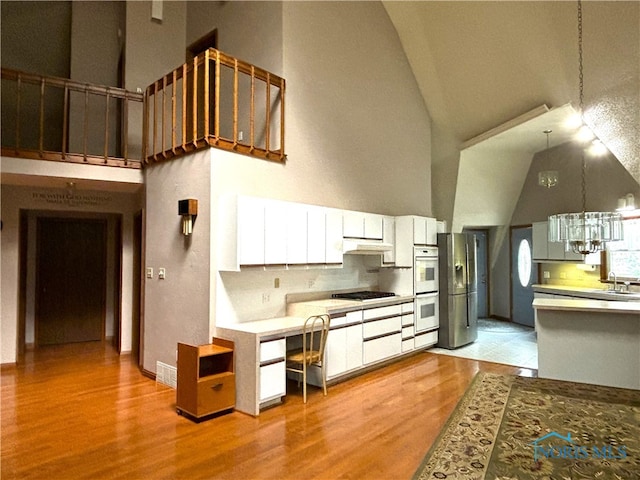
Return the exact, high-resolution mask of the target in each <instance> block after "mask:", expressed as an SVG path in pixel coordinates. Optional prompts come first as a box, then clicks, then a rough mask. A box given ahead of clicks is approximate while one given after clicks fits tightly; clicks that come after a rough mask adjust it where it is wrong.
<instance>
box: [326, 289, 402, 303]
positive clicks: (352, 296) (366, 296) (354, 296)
mask: <svg viewBox="0 0 640 480" xmlns="http://www.w3.org/2000/svg"><path fill="white" fill-rule="evenodd" d="M395 295H396V294H395V293H391V292H371V291H367V290H365V291H362V292H349V293H334V294H333V295H331V298H342V299H344V300H360V301H365V300H376V299H378V298H385V297H395Z"/></svg>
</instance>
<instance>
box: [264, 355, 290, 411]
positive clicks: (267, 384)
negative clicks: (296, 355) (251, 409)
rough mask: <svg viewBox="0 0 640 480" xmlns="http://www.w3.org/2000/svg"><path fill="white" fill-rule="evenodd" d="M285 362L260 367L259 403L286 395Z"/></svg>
mask: <svg viewBox="0 0 640 480" xmlns="http://www.w3.org/2000/svg"><path fill="white" fill-rule="evenodd" d="M285 366H286V362H285V361H284V360H283V361H282V362H278V363H273V364H271V365H265V366H264V367H260V401H261V402H263V401H265V400H271V399H273V398H276V397H283V396H284V395H286V393H287V375H286V370H285Z"/></svg>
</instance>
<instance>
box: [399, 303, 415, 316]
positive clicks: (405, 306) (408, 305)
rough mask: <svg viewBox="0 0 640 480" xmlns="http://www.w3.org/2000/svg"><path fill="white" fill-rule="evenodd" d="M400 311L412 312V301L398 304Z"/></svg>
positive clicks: (403, 312)
mask: <svg viewBox="0 0 640 480" xmlns="http://www.w3.org/2000/svg"><path fill="white" fill-rule="evenodd" d="M400 311H401V313H402V314H403V315H404V314H405V313H413V302H409V303H403V304H401V305H400Z"/></svg>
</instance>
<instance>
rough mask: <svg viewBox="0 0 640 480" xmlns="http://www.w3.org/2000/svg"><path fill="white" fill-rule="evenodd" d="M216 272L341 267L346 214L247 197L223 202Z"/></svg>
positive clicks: (220, 211)
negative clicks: (271, 267)
mask: <svg viewBox="0 0 640 480" xmlns="http://www.w3.org/2000/svg"><path fill="white" fill-rule="evenodd" d="M216 235H217V242H218V270H221V271H238V270H240V268H241V267H242V266H257V265H304V264H341V263H342V211H341V210H336V209H331V208H324V207H317V206H313V205H305V204H300V203H293V202H284V201H279V200H269V199H263V198H255V197H245V196H233V195H229V196H225V197H221V199H220V204H219V221H218V229H217V232H216Z"/></svg>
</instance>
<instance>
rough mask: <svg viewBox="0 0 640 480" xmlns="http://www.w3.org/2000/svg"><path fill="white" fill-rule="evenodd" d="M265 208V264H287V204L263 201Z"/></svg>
mask: <svg viewBox="0 0 640 480" xmlns="http://www.w3.org/2000/svg"><path fill="white" fill-rule="evenodd" d="M263 202H264V205H265V208H264V263H265V264H266V265H284V264H286V263H287V213H288V208H287V206H288V205H287V204H286V203H285V202H279V201H277V200H263Z"/></svg>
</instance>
